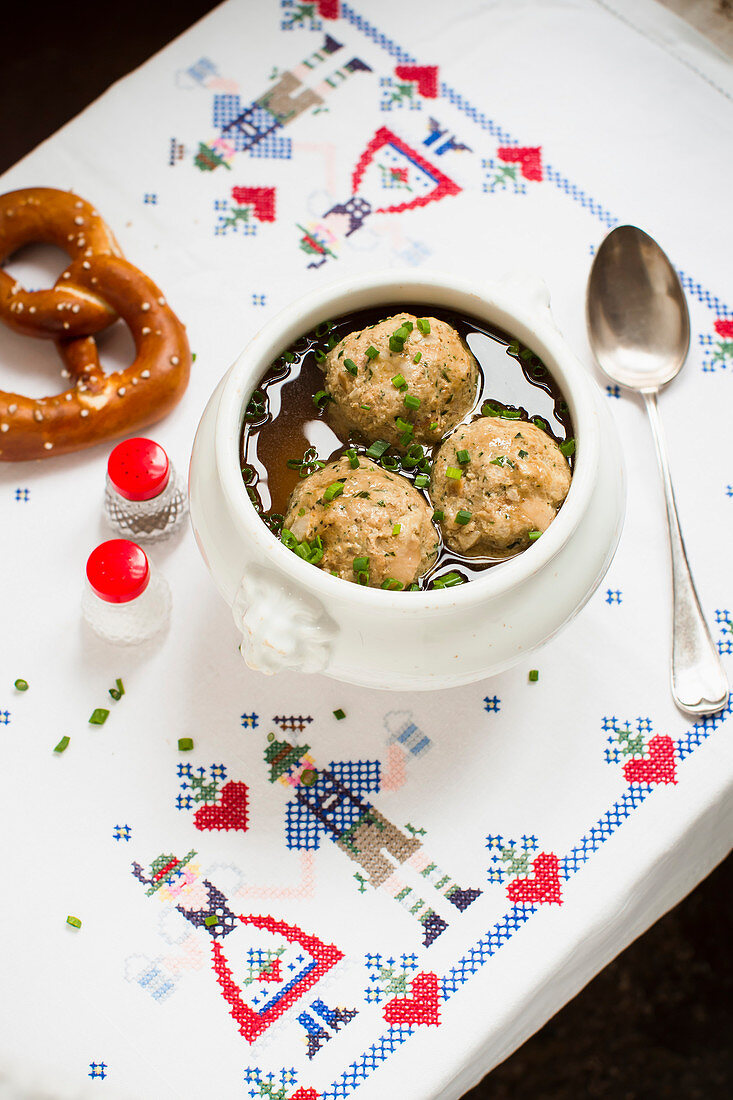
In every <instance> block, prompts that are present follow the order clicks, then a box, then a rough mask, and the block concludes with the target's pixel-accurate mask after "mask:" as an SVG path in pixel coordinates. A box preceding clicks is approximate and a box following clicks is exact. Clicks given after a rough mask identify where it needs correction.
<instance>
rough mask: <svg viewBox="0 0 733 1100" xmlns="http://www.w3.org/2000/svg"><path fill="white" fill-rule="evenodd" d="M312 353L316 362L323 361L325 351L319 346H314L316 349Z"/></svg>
mask: <svg viewBox="0 0 733 1100" xmlns="http://www.w3.org/2000/svg"><path fill="white" fill-rule="evenodd" d="M313 354H314V355H315V357H316V362H317V363H323V362H324V361H325V359H326V353H325V351H322V350H321V348H316V350H315V351H314V352H313Z"/></svg>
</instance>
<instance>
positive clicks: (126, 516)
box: [104, 436, 188, 542]
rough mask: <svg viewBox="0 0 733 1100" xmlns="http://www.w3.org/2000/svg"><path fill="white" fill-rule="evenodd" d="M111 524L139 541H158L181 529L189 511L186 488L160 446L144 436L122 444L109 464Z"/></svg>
mask: <svg viewBox="0 0 733 1100" xmlns="http://www.w3.org/2000/svg"><path fill="white" fill-rule="evenodd" d="M104 511H105V515H106V517H107V521H108V523H109V524H110V526H111V527H113V528H114V530H115V531H117V532H119V534H121V535H124V536H125V537H126V538H130V539H134V540H135V541H136V542H137V541H149V542H153V541H157V540H160V539H164V538H167V537H168V536H169V535H171V534H172V533H173V532H174V531H175V530H177V529H178V528H179V526H180V524H181V523H182V521H183V520H184V519H185V517H186V514H187V512H188V501H187V498H186V492H185V489H184V488H183V487H182V486H181V485H180V484H179V482H178V479H177V477H176V472H175V470H174V469H173V466H172V464H171V462H170V459H169V458H168V455H167V454H166V453H165V451H164V450H163V448H162V447H161V445H160V444H159V443H156V442H154V440H152V439H144V438H143V437H142V436H138V437H135V438H134V439H125V440H123V442H122V443H118V444H117V446H116V447H115V448H114V450H113V451H112V453H111V454H110V456H109V460H108V462H107V486H106V490H105V495H104Z"/></svg>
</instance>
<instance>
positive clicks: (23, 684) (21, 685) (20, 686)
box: [13, 680, 28, 691]
mask: <svg viewBox="0 0 733 1100" xmlns="http://www.w3.org/2000/svg"><path fill="white" fill-rule="evenodd" d="M13 686H14V687H15V690H16V691H27V690H28V681H27V680H16V681H15V684H14V685H13Z"/></svg>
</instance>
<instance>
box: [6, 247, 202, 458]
mask: <svg viewBox="0 0 733 1100" xmlns="http://www.w3.org/2000/svg"><path fill="white" fill-rule="evenodd" d="M67 270H68V272H69V274H70V277H69V280H68V282H69V283H70V284H72V285H73V286H75V287H78V288H79V289H80V291H82V292H84V293H88V294H89V295H90V296H91V295H99V300H100V301H104V302H105V304H106V307H107V309H112V310H114V311H115V312H116V313H119V315H120V316H121V317H122V318H123V320H124V321H126V323H127V324H128V325H129V326H130V331H131V332H132V336H133V339H134V341H135V349H136V357H135V361H134V362H133V363H132V365H131V366H129V367H127V369H126V370H122V371H116V372H114V373H112V374H105V372H104V371H103V370H102V368H101V367H100V365H99V356H98V354H97V346H96V342H95V340H94V338H93V337H92V336H83V337H77V338H75V339H73V338H68V337H66V338H63V339H60V340H58V341H57V347H58V349H59V352H60V354H61V357H62V358H63V360H64V363H65V365H66V368H67V370H68V371H69V374H70V375H71V377H72V380H73V382H74V385H73V387H72V388H71V389H69V390H67V391H66V392H65V393H60V394H58V395H56V396H54V397H44V398H38V399H34V398H31V397H23V396H21V395H20V394H12V393H3V392H1V391H0V460H5V461H10V462H18V461H23V460H26V459H32V458H49V457H52V456H53V455H57V454H65V453H67V452H69V451H78V450H80V449H82V448H84V447H91V446H93V445H94V444H95V443H100V442H102V441H103V440H107V439H115V438H117V437H119V436H121V435H134V434H135V433H136V432H138V431H139V430H140V429H141V428H145V427H146V426H147V425H149V424H152V423H154V422H155V421H156V420H159V419H160V418H161V417H162V416H165V414H166V413H167V412H169V411H170V410H171V409H172V408H173V407H174V405H176V404H177V402H178V401H179V400H180V398H181V397H182V396H183V391H184V390H185V388H186V385H187V383H188V376H189V372H190V368H191V352H190V350H189V347H188V340H187V339H186V332H185V329H184V327H183V325H182V324H181V322H180V321H179V320H178V318H177V317H176V316H175V314H174V313H173V311H172V310H171V309H170V307H169V306H168V305H167V304H166V301H165V298H164V297H163V295H162V293H161V291H160V290H159V289H158V287H157V286H156V285H155V283H153V282H152V280H150V279H149V278H148V277H147V275H144V274H143V272H142V271H138V269H137V268H136V267H133V265H132V264H130V263H128V262H127V260H124V259H122V258H121V257H120V256H114V255H111V254H109V253H108V254H106V255H102V254H95V255H94V256H92V257H90V258H88V259H87V258H86V257H85V258H83V259H82V258H80V259H77V260H75V261H74V262H73V263H72V264H71V266H70V267H69V268H68V269H67ZM64 274H66V273H65V272H64ZM62 279H63V276H62ZM59 281H61V280H59ZM65 281H66V280H65ZM57 285H58V284H57Z"/></svg>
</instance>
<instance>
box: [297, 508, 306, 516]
mask: <svg viewBox="0 0 733 1100" xmlns="http://www.w3.org/2000/svg"><path fill="white" fill-rule="evenodd" d="M298 515H299V516H304V515H305V508H299V509H298Z"/></svg>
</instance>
